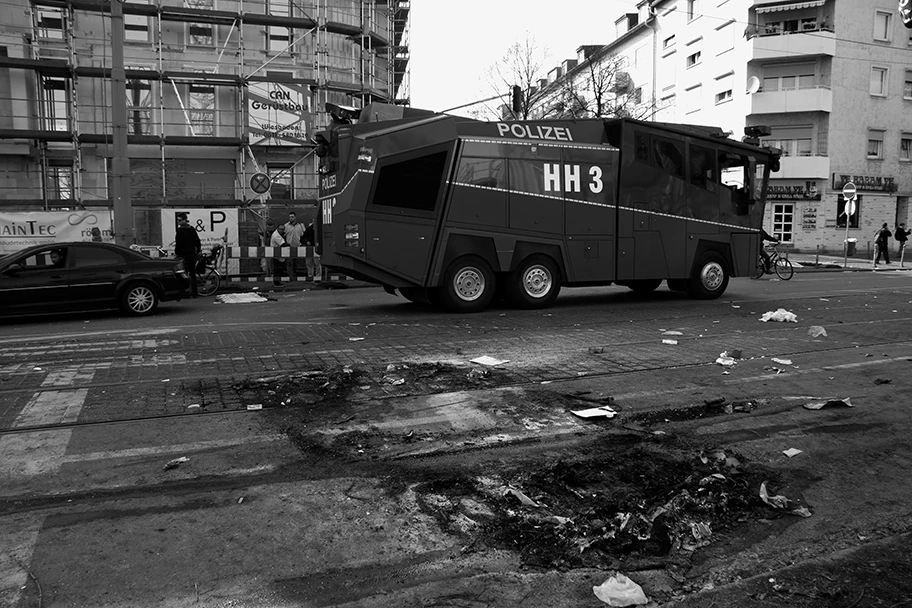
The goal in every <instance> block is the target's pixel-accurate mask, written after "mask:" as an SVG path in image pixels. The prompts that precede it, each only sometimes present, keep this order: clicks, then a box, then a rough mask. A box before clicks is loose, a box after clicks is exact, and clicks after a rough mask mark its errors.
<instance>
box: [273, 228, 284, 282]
mask: <svg viewBox="0 0 912 608" xmlns="http://www.w3.org/2000/svg"><path fill="white" fill-rule="evenodd" d="M284 233H285V226H284V225H282V226H279V228H278V230H273V231H272V235H271V236H270V239H269V246H270V247H285V246H287V243H286V242H285V237H284V236H283V235H284ZM271 261H272V269H271V274H272V283H273V285H275V286H276V287H278V286H280V285H282V278H281V273H282V268H283V267H284V266H285V264H284V262H285V260H284V259H283V258H280V257H274V258H272V260H271Z"/></svg>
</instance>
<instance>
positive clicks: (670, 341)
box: [662, 338, 678, 344]
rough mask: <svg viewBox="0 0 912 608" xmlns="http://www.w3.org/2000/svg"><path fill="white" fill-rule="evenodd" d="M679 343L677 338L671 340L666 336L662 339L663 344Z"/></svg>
mask: <svg viewBox="0 0 912 608" xmlns="http://www.w3.org/2000/svg"><path fill="white" fill-rule="evenodd" d="M677 343H678V341H677V340H669V339H668V338H665V339H664V340H662V344H677Z"/></svg>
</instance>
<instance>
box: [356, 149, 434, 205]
mask: <svg viewBox="0 0 912 608" xmlns="http://www.w3.org/2000/svg"><path fill="white" fill-rule="evenodd" d="M446 159H447V152H446V151H442V152H435V153H434V154H428V155H426V156H419V157H418V158H412V159H410V160H404V161H400V162H397V163H390V164H388V165H384V166H383V167H380V168H379V169H378V173H379V174H380V175H379V176H378V177H377V189H376V191H375V192H374V198H373V200H372V201H371V202H372V204H373V205H377V206H381V207H401V208H404V209H415V210H418V211H433V210H434V206H435V205H436V204H437V194H438V193H439V192H440V186H441V184H442V183H443V171H444V169H445V168H446Z"/></svg>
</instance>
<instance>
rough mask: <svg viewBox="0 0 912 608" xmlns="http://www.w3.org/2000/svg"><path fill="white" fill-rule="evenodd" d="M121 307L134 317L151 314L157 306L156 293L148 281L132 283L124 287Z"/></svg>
mask: <svg viewBox="0 0 912 608" xmlns="http://www.w3.org/2000/svg"><path fill="white" fill-rule="evenodd" d="M121 308H123V310H124V312H126V313H127V314H129V315H133V316H135V317H139V316H143V315H148V314H151V313H152V312H154V311H155V309H156V308H158V294H157V293H155V289H154V288H153V287H152V286H151V285H149V284H148V283H133V284H132V285H128V286H127V288H126V289H124V292H123V296H121Z"/></svg>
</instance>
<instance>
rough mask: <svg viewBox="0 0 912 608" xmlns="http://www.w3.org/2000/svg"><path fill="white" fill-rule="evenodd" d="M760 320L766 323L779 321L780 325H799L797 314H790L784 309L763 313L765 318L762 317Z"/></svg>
mask: <svg viewBox="0 0 912 608" xmlns="http://www.w3.org/2000/svg"><path fill="white" fill-rule="evenodd" d="M760 320H761V321H763V322H764V323H766V322H767V321H779V322H780V323H786V322H788V323H797V322H798V317H797V316H795V313H793V312H789V311H787V310H786V309H784V308H780V309H778V310H776V311H770V312H765V313H763V316H762V317H760Z"/></svg>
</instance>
